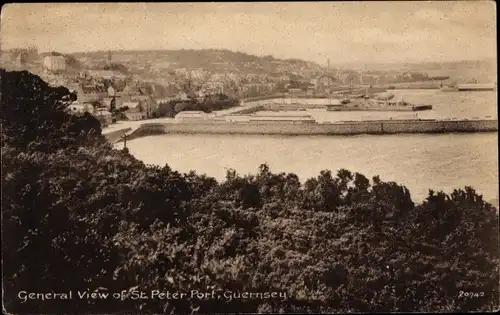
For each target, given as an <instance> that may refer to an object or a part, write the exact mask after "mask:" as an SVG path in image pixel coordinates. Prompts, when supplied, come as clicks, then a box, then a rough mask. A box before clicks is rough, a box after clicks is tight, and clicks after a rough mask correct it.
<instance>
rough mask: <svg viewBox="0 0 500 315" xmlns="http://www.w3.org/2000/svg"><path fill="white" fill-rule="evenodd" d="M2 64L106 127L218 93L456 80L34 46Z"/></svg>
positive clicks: (223, 53) (219, 57)
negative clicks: (55, 90)
mask: <svg viewBox="0 0 500 315" xmlns="http://www.w3.org/2000/svg"><path fill="white" fill-rule="evenodd" d="M0 65H1V66H2V67H3V68H5V69H9V70H27V71H30V72H32V73H34V74H37V75H39V76H40V77H41V78H42V79H43V80H45V81H47V82H49V83H50V84H51V85H54V86H65V87H67V88H68V89H69V90H70V91H73V92H75V93H76V94H77V101H76V102H74V103H73V104H72V105H71V106H70V110H71V111H72V112H74V113H84V112H90V113H92V114H94V115H95V116H96V117H98V118H99V119H100V120H101V122H102V123H103V124H105V125H109V124H111V123H113V122H114V121H116V120H117V119H118V120H120V119H123V120H142V119H148V118H154V117H159V116H162V115H164V113H165V112H168V110H162V109H161V106H162V104H167V103H169V104H170V105H172V106H175V105H176V104H177V103H179V102H180V103H182V102H190V101H191V102H203V101H204V100H206V99H207V98H208V99H213V97H214V95H223V96H224V97H225V98H231V99H233V100H240V99H246V98H252V97H259V96H265V95H273V94H277V93H289V94H290V93H292V94H294V95H304V96H315V97H326V95H328V94H329V93H331V92H332V91H334V90H335V89H337V90H338V89H345V88H349V87H353V86H357V87H359V86H370V87H371V86H385V87H386V88H391V85H392V88H394V86H393V84H402V83H403V84H404V83H410V84H412V83H414V82H417V83H418V82H420V83H422V82H423V84H424V85H425V84H427V83H426V82H428V83H429V82H430V85H429V86H430V87H434V88H435V87H436V85H437V84H438V82H439V83H440V84H441V85H442V84H443V82H445V84H449V82H450V78H449V77H448V76H434V77H430V76H429V75H428V74H427V73H421V72H408V71H407V72H398V71H382V70H350V69H340V68H333V67H330V60H328V66H327V67H322V66H320V65H318V64H316V63H313V62H306V61H303V60H296V59H289V60H281V59H275V58H274V57H272V56H266V57H256V56H251V55H247V54H244V53H239V52H236V53H235V52H230V51H227V50H203V51H195V50H180V51H144V52H141V51H133V52H112V51H107V52H91V53H75V54H71V55H68V54H62V53H57V52H51V53H39V52H38V48H37V47H34V46H32V47H28V48H23V49H11V50H7V51H2V52H1V55H0ZM400 86H401V85H400ZM421 87H422V86H421ZM424 87H425V86H424ZM224 97H223V98H224ZM232 104H233V105H237V104H238V101H235V102H233V103H232ZM173 115H175V113H173Z"/></svg>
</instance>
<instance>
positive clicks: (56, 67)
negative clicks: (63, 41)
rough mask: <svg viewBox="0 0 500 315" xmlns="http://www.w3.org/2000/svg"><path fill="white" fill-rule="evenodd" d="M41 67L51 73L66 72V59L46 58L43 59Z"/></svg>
mask: <svg viewBox="0 0 500 315" xmlns="http://www.w3.org/2000/svg"><path fill="white" fill-rule="evenodd" d="M43 67H44V68H45V69H46V70H49V71H51V72H61V71H64V70H66V59H65V58H64V56H47V57H45V58H43Z"/></svg>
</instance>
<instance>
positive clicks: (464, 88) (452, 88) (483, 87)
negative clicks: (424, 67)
mask: <svg viewBox="0 0 500 315" xmlns="http://www.w3.org/2000/svg"><path fill="white" fill-rule="evenodd" d="M496 90H497V87H496V84H461V85H446V86H442V87H441V91H443V92H472V91H496Z"/></svg>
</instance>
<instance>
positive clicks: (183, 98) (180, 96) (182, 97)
mask: <svg viewBox="0 0 500 315" xmlns="http://www.w3.org/2000/svg"><path fill="white" fill-rule="evenodd" d="M175 98H176V99H178V100H181V101H187V100H188V99H189V98H188V95H187V93H185V92H179V93H178V94H177V96H176V97H175Z"/></svg>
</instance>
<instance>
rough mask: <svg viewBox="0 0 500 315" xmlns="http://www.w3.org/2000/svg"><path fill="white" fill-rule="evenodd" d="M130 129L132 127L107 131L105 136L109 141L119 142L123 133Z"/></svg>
mask: <svg viewBox="0 0 500 315" xmlns="http://www.w3.org/2000/svg"><path fill="white" fill-rule="evenodd" d="M130 130H132V128H124V129H119V130H115V131H111V132H108V133H105V134H104V137H106V139H108V141H110V142H117V141H118V140H120V139H121V136H122V135H123V134H126V133H127V132H129V131H130Z"/></svg>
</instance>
